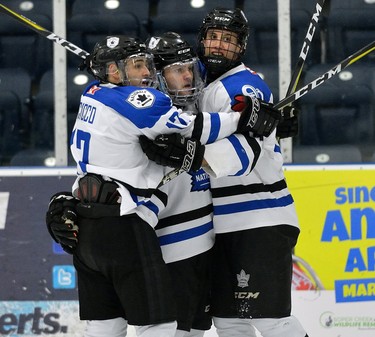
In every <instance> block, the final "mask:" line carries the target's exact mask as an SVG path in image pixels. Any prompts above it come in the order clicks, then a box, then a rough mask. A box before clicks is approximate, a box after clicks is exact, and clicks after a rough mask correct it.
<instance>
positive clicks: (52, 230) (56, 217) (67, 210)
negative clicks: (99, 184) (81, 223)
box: [46, 192, 79, 254]
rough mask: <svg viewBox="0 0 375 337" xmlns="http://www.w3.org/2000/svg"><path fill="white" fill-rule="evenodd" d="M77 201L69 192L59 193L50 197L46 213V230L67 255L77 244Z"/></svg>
mask: <svg viewBox="0 0 375 337" xmlns="http://www.w3.org/2000/svg"><path fill="white" fill-rule="evenodd" d="M78 202H79V200H77V199H75V198H74V197H73V196H72V194H71V193H70V192H59V193H56V194H55V195H53V196H52V197H51V200H50V203H49V206H48V211H47V213H46V224H47V229H48V232H49V234H50V235H51V237H52V238H53V239H54V240H55V241H56V242H57V243H59V244H60V245H61V247H62V248H63V249H64V250H65V251H66V252H67V253H69V254H72V253H73V251H74V249H75V247H76V246H77V242H78V226H77V225H76V221H77V214H76V210H75V207H76V205H77V204H78Z"/></svg>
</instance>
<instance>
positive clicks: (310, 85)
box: [275, 41, 375, 109]
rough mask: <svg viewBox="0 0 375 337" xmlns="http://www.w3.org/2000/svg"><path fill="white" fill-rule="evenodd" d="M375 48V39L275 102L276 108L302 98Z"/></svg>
mask: <svg viewBox="0 0 375 337" xmlns="http://www.w3.org/2000/svg"><path fill="white" fill-rule="evenodd" d="M374 50H375V41H373V42H371V43H369V44H368V45H366V46H365V47H363V48H362V49H360V50H358V51H357V52H355V53H354V54H352V55H350V56H349V57H347V58H346V59H344V60H342V61H341V62H340V63H338V64H337V65H335V66H334V67H333V68H331V69H329V70H328V71H327V72H325V73H324V74H322V75H321V76H319V77H317V78H316V79H315V80H312V81H311V82H310V83H308V84H306V85H305V86H304V87H302V88H301V89H299V90H297V91H295V92H294V93H292V94H290V95H288V96H286V97H285V98H283V99H282V100H281V101H279V102H278V103H276V104H275V108H276V109H281V108H283V107H285V106H287V105H288V104H290V103H292V102H294V101H296V100H298V99H300V98H301V97H302V96H304V95H306V94H307V93H308V92H310V91H311V90H313V89H315V88H316V87H318V86H319V85H321V84H323V83H324V82H326V81H327V80H329V79H330V78H332V77H333V76H335V75H337V74H338V73H340V72H341V71H342V70H344V69H345V68H347V67H349V66H350V65H351V64H353V63H355V62H357V61H358V60H360V59H361V58H363V57H365V56H366V55H368V54H369V53H371V52H372V51H374Z"/></svg>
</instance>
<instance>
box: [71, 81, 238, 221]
mask: <svg viewBox="0 0 375 337" xmlns="http://www.w3.org/2000/svg"><path fill="white" fill-rule="evenodd" d="M205 116H206V117H205V121H206V126H205V127H207V129H208V130H210V131H209V133H210V134H211V135H213V136H212V139H213V140H217V139H219V138H220V137H226V136H228V134H230V133H232V132H233V131H234V130H235V129H236V126H237V122H238V119H239V114H221V115H220V114H209V113H205ZM195 119H196V116H195V115H193V114H191V113H188V112H183V111H181V110H179V109H177V108H176V107H174V106H173V105H172V103H171V100H170V98H169V97H168V96H166V95H165V94H163V93H161V92H160V91H158V90H156V89H153V88H138V87H131V86H124V87H120V86H115V85H111V84H106V85H100V84H99V83H98V82H95V83H93V84H91V85H90V86H88V88H87V89H86V90H85V92H84V93H83V95H82V96H81V102H80V107H79V111H78V114H77V118H76V122H75V125H74V128H73V131H72V135H71V142H70V148H71V152H72V155H73V158H74V159H75V161H76V163H77V172H78V179H79V178H80V177H82V176H83V175H85V174H87V173H95V174H100V175H102V176H104V177H108V178H110V179H112V180H115V181H117V182H118V183H119V184H120V187H119V190H120V193H121V196H122V204H121V214H126V213H128V212H130V211H134V209H135V208H137V207H138V206H140V205H141V204H142V203H144V202H145V200H146V201H147V200H148V199H149V198H150V197H151V196H153V193H154V191H155V188H156V187H157V186H158V184H159V183H160V181H161V180H162V178H163V176H164V174H165V173H166V170H168V169H166V168H164V167H162V166H160V165H157V164H155V163H154V162H151V161H150V160H148V158H147V156H146V155H145V154H144V153H143V151H142V148H141V146H140V144H139V136H141V135H145V136H147V137H148V138H150V139H154V138H155V137H156V136H157V135H159V134H163V133H175V132H178V133H181V134H183V135H191V134H192V132H193V130H194V122H195ZM76 186H77V183H76V184H75V185H74V186H73V189H75V187H76ZM150 209H151V207H150ZM155 209H156V208H155ZM148 218H150V217H149V216H148Z"/></svg>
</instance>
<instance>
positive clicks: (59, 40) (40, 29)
mask: <svg viewBox="0 0 375 337" xmlns="http://www.w3.org/2000/svg"><path fill="white" fill-rule="evenodd" d="M0 12H1V13H4V14H6V15H8V16H10V17H11V18H13V19H15V20H17V21H18V22H20V23H22V24H23V25H25V26H27V27H29V28H30V29H32V30H34V31H36V32H37V33H38V34H40V35H41V36H44V37H45V38H47V39H48V40H51V41H52V42H55V43H57V44H59V45H60V46H62V47H64V48H65V49H67V50H69V51H70V52H72V53H73V54H76V55H78V56H79V57H81V58H82V59H86V57H87V56H88V55H89V53H88V52H87V51H85V50H83V49H81V48H79V47H78V46H76V45H75V44H73V43H71V42H69V41H67V40H65V39H64V38H62V37H60V36H58V35H56V34H55V33H53V32H50V31H49V30H47V29H46V28H44V27H42V26H40V25H38V24H37V23H35V22H34V21H32V20H30V19H28V18H27V17H25V16H23V15H21V14H18V13H16V12H14V11H12V10H11V9H9V8H8V7H6V6H4V5H3V4H0Z"/></svg>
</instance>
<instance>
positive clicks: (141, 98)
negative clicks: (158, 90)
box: [126, 89, 155, 109]
mask: <svg viewBox="0 0 375 337" xmlns="http://www.w3.org/2000/svg"><path fill="white" fill-rule="evenodd" d="M126 101H127V102H128V103H130V104H131V105H132V106H133V107H134V108H136V109H145V108H149V107H150V106H152V105H153V104H154V102H155V96H154V94H153V93H151V92H150V91H148V90H146V89H141V90H136V91H133V92H132V93H131V94H130V95H129V97H128V98H127V99H126Z"/></svg>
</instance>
